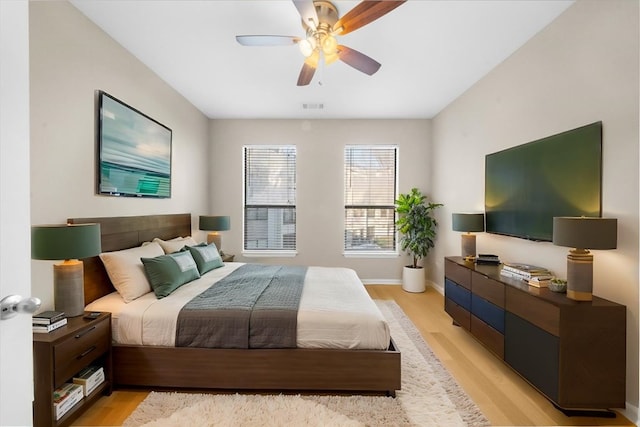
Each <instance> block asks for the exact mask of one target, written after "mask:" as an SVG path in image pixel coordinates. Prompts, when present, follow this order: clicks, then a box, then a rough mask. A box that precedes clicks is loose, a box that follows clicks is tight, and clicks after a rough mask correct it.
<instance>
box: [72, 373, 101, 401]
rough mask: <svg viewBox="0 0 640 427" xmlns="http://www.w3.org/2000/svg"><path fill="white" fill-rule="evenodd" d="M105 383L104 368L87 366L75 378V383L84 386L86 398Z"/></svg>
mask: <svg viewBox="0 0 640 427" xmlns="http://www.w3.org/2000/svg"><path fill="white" fill-rule="evenodd" d="M103 382H104V369H103V368H102V366H87V367H86V368H84V369H83V370H82V371H80V372H78V374H77V375H75V376H74V377H73V383H74V384H79V385H81V386H82V388H83V391H84V395H85V396H88V395H90V394H91V392H92V391H93V390H95V389H96V388H97V387H98V386H99V385H100V384H102V383H103Z"/></svg>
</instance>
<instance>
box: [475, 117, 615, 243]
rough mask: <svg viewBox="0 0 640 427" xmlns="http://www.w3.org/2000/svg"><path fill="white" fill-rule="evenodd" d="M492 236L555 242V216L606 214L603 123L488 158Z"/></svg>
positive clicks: (488, 219) (487, 191)
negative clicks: (499, 235)
mask: <svg viewBox="0 0 640 427" xmlns="http://www.w3.org/2000/svg"><path fill="white" fill-rule="evenodd" d="M484 196H485V221H486V225H485V228H486V231H487V232H489V233H495V234H502V235H507V236H514V237H520V238H523V239H529V240H535V241H552V238H553V217H554V216H601V215H602V122H596V123H592V124H589V125H586V126H583V127H580V128H577V129H573V130H569V131H566V132H563V133H559V134H557V135H553V136H549V137H546V138H542V139H539V140H536V141H532V142H529V143H527V144H523V145H519V146H516V147H512V148H509V149H506V150H503V151H499V152H497V153H492V154H488V155H487V156H486V157H485V194H484Z"/></svg>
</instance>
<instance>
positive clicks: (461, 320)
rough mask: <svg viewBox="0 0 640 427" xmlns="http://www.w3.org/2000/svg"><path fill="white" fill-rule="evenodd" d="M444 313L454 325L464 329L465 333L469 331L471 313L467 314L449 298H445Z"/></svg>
mask: <svg viewBox="0 0 640 427" xmlns="http://www.w3.org/2000/svg"><path fill="white" fill-rule="evenodd" d="M444 311H446V312H447V313H448V314H449V316H451V318H452V319H453V321H454V322H455V323H456V324H458V325H459V326H461V327H462V328H464V329H466V330H467V331H469V330H471V313H469V312H468V311H467V310H465V309H464V308H463V307H461V306H459V305H458V304H456V303H455V302H453V301H451V300H450V299H449V298H445V299H444Z"/></svg>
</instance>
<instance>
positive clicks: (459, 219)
mask: <svg viewBox="0 0 640 427" xmlns="http://www.w3.org/2000/svg"><path fill="white" fill-rule="evenodd" d="M452 220H453V231H463V232H465V233H466V234H463V235H462V236H461V249H462V257H463V258H464V259H465V261H473V260H474V259H475V258H476V235H475V234H471V232H472V231H484V214H483V213H454V214H452Z"/></svg>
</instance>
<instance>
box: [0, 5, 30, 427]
mask: <svg viewBox="0 0 640 427" xmlns="http://www.w3.org/2000/svg"><path fill="white" fill-rule="evenodd" d="M30 245H31V238H30V210H29V3H28V2H27V1H26V0H18V1H4V0H0V298H3V297H6V296H7V295H10V294H17V295H21V296H23V297H27V296H30V294H31V261H30V258H31V248H30ZM30 317H31V316H29V315H26V314H21V315H18V316H16V317H14V318H13V319H9V320H0V426H27V425H31V424H32V418H33V417H32V412H33V410H32V401H33V362H32V360H33V356H32V342H31V318H30Z"/></svg>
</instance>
